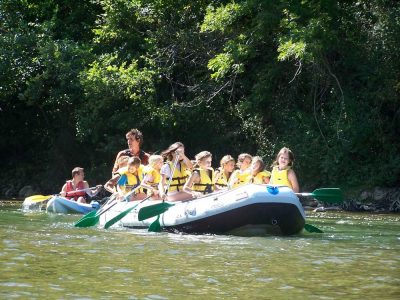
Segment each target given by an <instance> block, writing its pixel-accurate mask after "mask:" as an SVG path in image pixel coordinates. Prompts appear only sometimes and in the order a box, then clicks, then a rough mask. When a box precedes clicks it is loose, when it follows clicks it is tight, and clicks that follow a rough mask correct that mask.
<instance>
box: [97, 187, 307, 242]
mask: <svg viewBox="0 0 400 300" xmlns="http://www.w3.org/2000/svg"><path fill="white" fill-rule="evenodd" d="M166 204H170V205H171V206H169V205H168V208H166V209H165V211H164V210H162V211H161V214H159V215H154V216H151V217H149V218H146V219H143V218H142V217H140V213H139V212H140V210H141V209H144V210H146V211H151V210H152V208H153V207H154V209H155V210H156V207H157V205H158V206H163V207H165V205H166ZM133 206H136V207H135V208H134V209H132V210H130V211H129V213H128V214H126V216H124V217H123V218H122V219H120V220H119V221H118V222H116V223H115V224H114V225H113V226H122V227H127V228H149V227H150V228H151V227H152V224H154V223H158V222H159V225H158V226H157V227H160V228H161V230H164V231H170V232H185V233H193V234H203V233H212V234H237V235H260V234H282V235H292V234H296V233H299V232H300V231H301V230H302V229H303V228H304V225H305V213H304V209H303V207H302V205H301V203H300V201H299V198H298V197H297V196H296V194H295V193H293V191H292V190H291V189H289V188H288V187H283V186H270V185H256V184H249V185H245V186H241V187H238V188H235V189H232V190H227V191H223V192H215V193H211V194H208V195H205V196H204V197H200V198H196V199H190V200H185V201H179V202H178V201H175V202H168V203H166V202H164V203H161V201H155V200H147V201H144V202H143V203H139V202H138V201H134V202H129V203H127V202H119V203H118V204H116V205H114V206H112V207H111V208H110V209H109V210H105V212H104V213H102V214H101V215H100V220H99V221H100V225H101V226H104V225H105V224H107V221H110V220H112V219H113V218H114V217H116V216H118V215H119V214H121V213H123V212H124V211H127V209H129V208H133ZM138 215H139V217H138ZM139 219H142V221H139ZM153 227H154V226H153Z"/></svg>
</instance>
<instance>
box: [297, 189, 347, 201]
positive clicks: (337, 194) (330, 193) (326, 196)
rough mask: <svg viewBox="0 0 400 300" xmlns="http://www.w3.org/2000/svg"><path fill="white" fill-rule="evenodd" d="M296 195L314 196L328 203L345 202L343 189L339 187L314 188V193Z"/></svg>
mask: <svg viewBox="0 0 400 300" xmlns="http://www.w3.org/2000/svg"><path fill="white" fill-rule="evenodd" d="M296 195H299V196H304V197H309V196H312V197H314V198H315V199H317V200H319V201H322V202H327V203H341V202H343V195H342V191H341V190H340V189H339V188H321V189H316V190H314V191H313V192H312V193H296Z"/></svg>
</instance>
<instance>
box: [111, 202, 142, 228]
mask: <svg viewBox="0 0 400 300" xmlns="http://www.w3.org/2000/svg"><path fill="white" fill-rule="evenodd" d="M138 205H139V203H138V204H136V205H134V206H132V207H130V208H128V209H126V210H124V211H123V212H122V213H120V214H119V215H117V216H115V217H114V218H112V219H111V220H110V221H108V222H107V223H106V224H105V225H104V228H105V229H107V228H108V227H110V226H112V225H114V224H115V223H117V222H118V221H119V220H121V219H122V218H123V217H125V216H126V215H127V214H129V212H130V211H131V210H132V209H135V207H136V206H138Z"/></svg>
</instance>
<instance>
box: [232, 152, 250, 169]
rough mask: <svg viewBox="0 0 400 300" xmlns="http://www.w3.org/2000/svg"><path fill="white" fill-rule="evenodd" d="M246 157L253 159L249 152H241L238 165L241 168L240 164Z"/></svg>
mask: <svg viewBox="0 0 400 300" xmlns="http://www.w3.org/2000/svg"><path fill="white" fill-rule="evenodd" d="M246 158H248V159H250V160H252V159H253V157H252V156H251V155H250V154H248V153H241V154H239V156H238V159H237V163H236V165H237V166H238V167H239V168H240V165H241V164H242V163H243V162H244V160H245V159H246Z"/></svg>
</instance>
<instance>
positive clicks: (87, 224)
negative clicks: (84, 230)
mask: <svg viewBox="0 0 400 300" xmlns="http://www.w3.org/2000/svg"><path fill="white" fill-rule="evenodd" d="M99 219H100V216H93V217H90V218H86V219H83V220H81V221H80V222H77V223H76V224H75V227H90V226H94V225H96V224H97V223H98V222H99Z"/></svg>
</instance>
